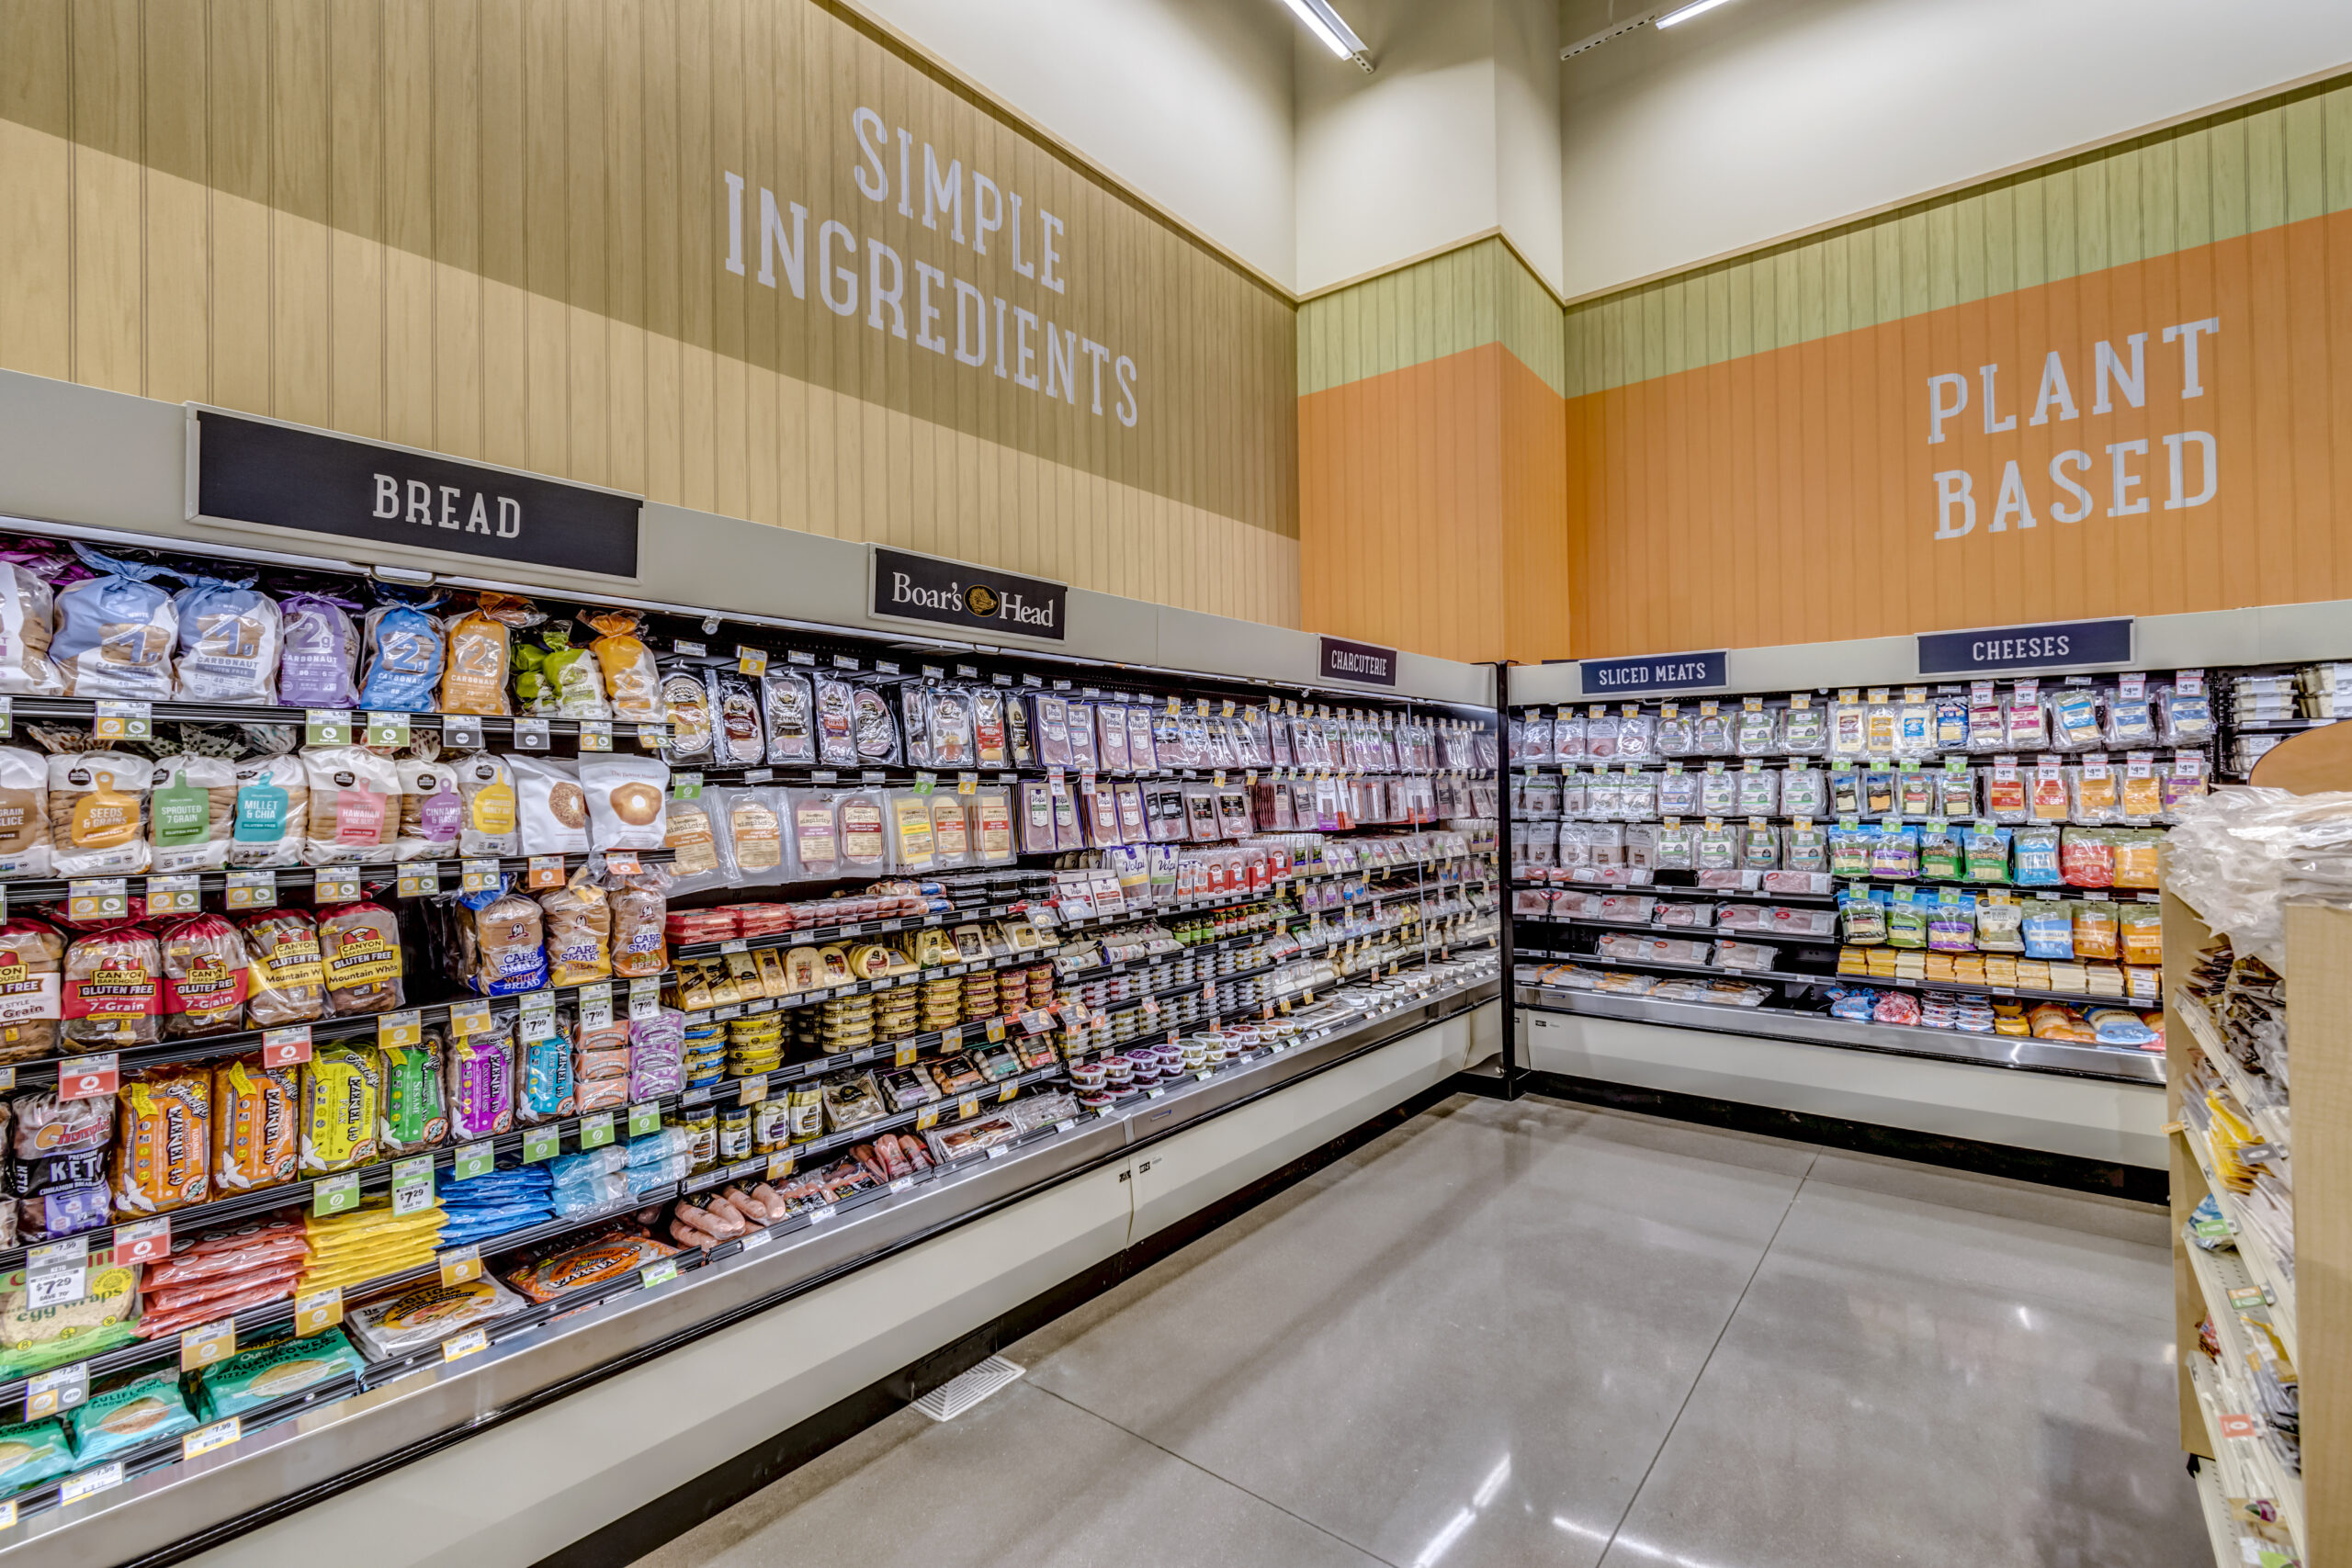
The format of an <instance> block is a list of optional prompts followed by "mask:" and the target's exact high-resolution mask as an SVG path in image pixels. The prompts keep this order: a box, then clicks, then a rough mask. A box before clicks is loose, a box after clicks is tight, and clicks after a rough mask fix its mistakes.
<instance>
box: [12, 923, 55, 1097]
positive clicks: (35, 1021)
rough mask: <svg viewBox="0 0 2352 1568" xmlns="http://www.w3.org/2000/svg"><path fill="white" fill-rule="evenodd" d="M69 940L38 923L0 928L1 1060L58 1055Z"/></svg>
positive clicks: (28, 1059) (16, 924)
mask: <svg viewBox="0 0 2352 1568" xmlns="http://www.w3.org/2000/svg"><path fill="white" fill-rule="evenodd" d="M64 957H65V939H64V938H63V937H62V936H60V935H58V934H57V932H56V931H52V930H51V929H50V928H49V927H47V926H45V925H42V924H41V923H40V921H38V920H27V919H11V920H9V921H7V922H6V924H0V1062H23V1061H30V1060H31V1059H33V1058H34V1057H36V1056H47V1055H54V1054H55V1052H56V1049H57V1033H58V1028H57V1026H58V1019H59V1017H60V1006H61V1002H62V969H63V967H64Z"/></svg>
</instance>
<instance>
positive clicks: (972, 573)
mask: <svg viewBox="0 0 2352 1568" xmlns="http://www.w3.org/2000/svg"><path fill="white" fill-rule="evenodd" d="M873 561H874V566H873V574H874V597H873V614H874V615H876V616H877V617H878V618H881V619H884V620H896V621H929V622H931V623H932V624H933V625H934V626H955V627H957V628H958V629H960V630H964V631H986V632H992V633H995V634H997V635H999V636H1004V635H1007V634H1010V635H1012V636H1014V637H1044V638H1046V639H1047V640H1049V641H1053V642H1059V641H1061V640H1062V637H1063V632H1064V628H1065V625H1066V623H1067V621H1068V620H1069V615H1068V614H1067V612H1068V610H1069V584H1068V583H1066V582H1047V581H1045V580H1044V579H1042V578H1035V577H1018V576H1015V575H1014V574H1013V573H1012V572H1009V571H992V570H989V569H988V568H987V567H978V566H972V565H969V564H967V563H966V562H964V561H952V560H938V559H934V558H932V557H930V556H917V555H910V554H908V553H907V552H906V551H904V550H894V549H891V548H890V547H888V546H887V545H876V546H875V547H873Z"/></svg>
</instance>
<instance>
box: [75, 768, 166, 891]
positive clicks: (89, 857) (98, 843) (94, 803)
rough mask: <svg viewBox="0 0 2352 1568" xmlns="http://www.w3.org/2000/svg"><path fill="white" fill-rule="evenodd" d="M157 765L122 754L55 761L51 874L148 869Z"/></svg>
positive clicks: (117, 873)
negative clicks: (147, 828)
mask: <svg viewBox="0 0 2352 1568" xmlns="http://www.w3.org/2000/svg"><path fill="white" fill-rule="evenodd" d="M153 772H154V765H153V763H151V762H148V761H144V760H143V759H141V758H138V757H130V756H125V755H124V754H122V753H121V752H119V751H78V752H62V753H60V754H58V755H57V756H53V757H51V758H50V759H49V831H50V843H51V850H50V869H51V874H54V875H57V876H120V875H123V874H127V873H130V872H138V871H144V870H146V869H147V862H148V848H147V840H146V836H145V833H144V831H143V829H144V824H145V818H146V812H145V806H146V794H147V782H148V780H149V778H150V777H152V776H153Z"/></svg>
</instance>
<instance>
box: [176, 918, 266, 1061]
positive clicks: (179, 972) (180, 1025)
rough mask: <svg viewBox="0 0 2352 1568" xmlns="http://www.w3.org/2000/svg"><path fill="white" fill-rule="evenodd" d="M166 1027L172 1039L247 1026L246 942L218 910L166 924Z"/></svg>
mask: <svg viewBox="0 0 2352 1568" xmlns="http://www.w3.org/2000/svg"><path fill="white" fill-rule="evenodd" d="M161 942H162V947H163V954H164V1033H165V1034H166V1035H168V1036H171V1037H174V1038H180V1037H186V1036H191V1035H199V1034H225V1033H228V1032H231V1031H232V1030H238V1029H243V1028H244V1027H245V991H246V986H247V979H246V963H245V944H244V940H243V937H242V936H241V935H240V934H239V933H238V931H237V928H236V927H234V926H232V925H231V924H230V923H229V922H228V921H227V920H226V919H222V918H221V917H220V916H219V915H194V916H190V917H189V918H187V919H182V920H175V921H174V922H172V923H171V924H170V925H167V926H165V927H164V931H163V935H162V938H161Z"/></svg>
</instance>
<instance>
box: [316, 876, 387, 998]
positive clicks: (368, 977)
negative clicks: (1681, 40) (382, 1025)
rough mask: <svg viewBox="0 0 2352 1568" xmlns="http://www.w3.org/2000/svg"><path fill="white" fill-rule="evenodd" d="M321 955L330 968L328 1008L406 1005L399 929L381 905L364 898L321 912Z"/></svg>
mask: <svg viewBox="0 0 2352 1568" xmlns="http://www.w3.org/2000/svg"><path fill="white" fill-rule="evenodd" d="M319 955H320V957H321V959H322V961H323V962H324V964H325V966H326V987H327V1006H328V1007H329V1008H330V1009H332V1010H334V1012H335V1013H337V1014H339V1015H345V1016H348V1015H350V1014H352V1013H370V1012H390V1011H393V1010H395V1009H398V1008H401V1007H402V1006H405V1005H406V1002H405V998H406V996H407V992H406V991H405V990H404V989H402V987H401V933H400V928H399V925H398V923H397V922H396V921H395V920H394V919H393V918H392V912H391V911H390V909H387V908H384V907H383V906H382V905H381V904H378V903H374V902H372V901H369V900H365V899H363V900H361V901H360V902H359V903H356V904H345V905H341V906H339V907H337V908H335V909H334V911H333V912H332V913H322V914H321V915H320V916H319Z"/></svg>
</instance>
